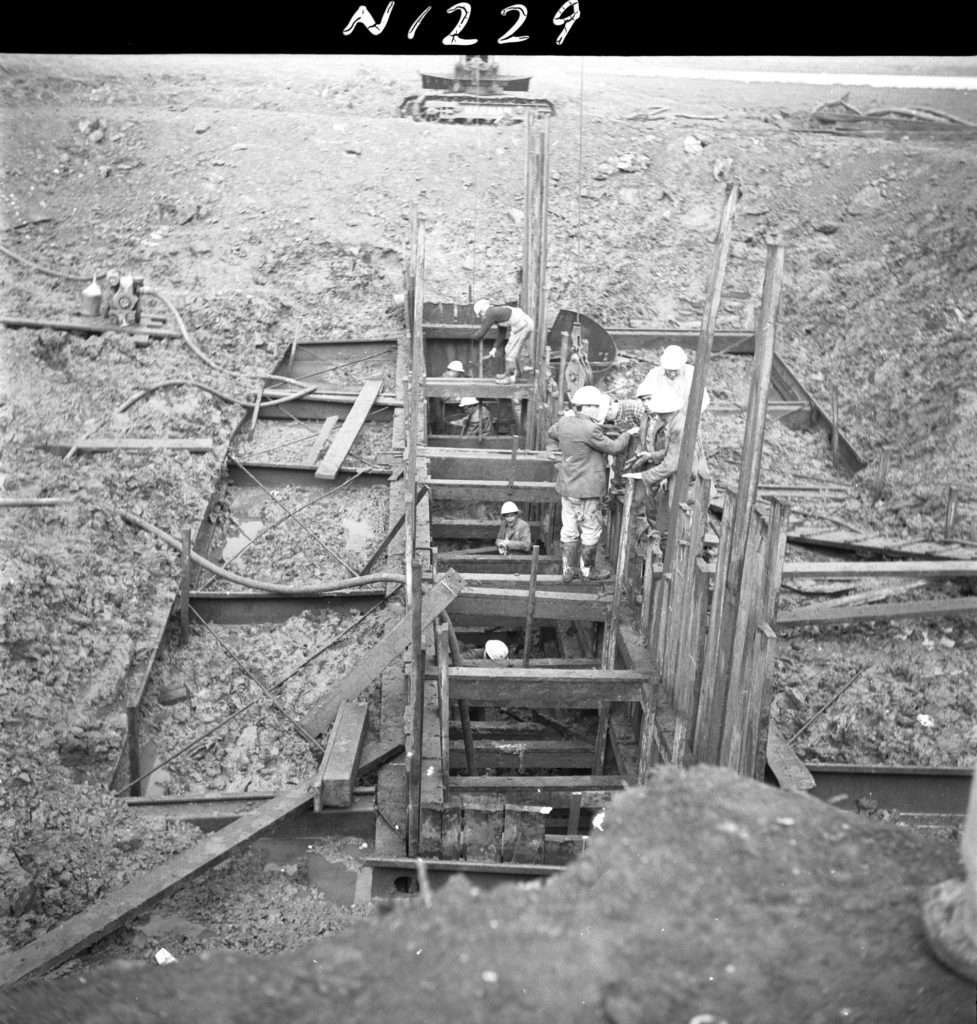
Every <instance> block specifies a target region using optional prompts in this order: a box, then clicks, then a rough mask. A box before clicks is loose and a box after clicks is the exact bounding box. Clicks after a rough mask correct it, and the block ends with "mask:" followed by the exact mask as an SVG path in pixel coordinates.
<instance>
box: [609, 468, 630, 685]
mask: <svg viewBox="0 0 977 1024" xmlns="http://www.w3.org/2000/svg"><path fill="white" fill-rule="evenodd" d="M633 508H634V481H633V480H630V479H629V480H628V481H627V483H626V484H625V488H624V498H623V501H622V503H621V516H620V520H619V522H618V536H617V557H616V558H615V562H614V597H613V599H612V601H611V616H610V619H609V620H608V623H607V626H606V628H605V636H604V647H603V651H602V663H603V666H604V668H614V666H615V665H616V663H617V629H618V626H619V624H620V622H621V603H622V601H623V598H624V589H625V586H626V580H627V577H628V564H629V554H630V551H631V540H632V537H631V535H632V530H631V514H632V511H633Z"/></svg>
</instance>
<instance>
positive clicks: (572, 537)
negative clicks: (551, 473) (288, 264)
mask: <svg viewBox="0 0 977 1024" xmlns="http://www.w3.org/2000/svg"><path fill="white" fill-rule="evenodd" d="M571 403H572V404H573V405H574V406H575V407H576V411H575V412H573V413H571V414H570V415H567V416H564V417H563V418H562V419H559V420H557V421H556V423H554V424H553V426H552V427H550V429H549V431H548V432H547V434H548V436H549V438H550V439H551V440H552V441H555V442H556V443H557V444H558V445H559V446H560V452H561V454H562V456H563V458H562V461H561V462H560V472H559V474H558V476H557V478H556V491H557V493H558V494H559V495H560V497H561V499H562V509H561V511H562V514H563V526H562V529H561V530H560V542H561V544H562V545H563V582H564V583H572V582H573V579H574V577H575V576H576V575H577V573H578V572H579V573H580V574H581V575H582V576H583V578H584V579H591V580H593V579H606V578H607V577H608V576H609V575H610V573H608V572H606V571H596V570H595V568H594V567H595V565H596V563H597V545H598V543H599V541H600V535H601V531H602V530H603V526H604V524H603V520H602V519H601V513H600V502H601V499H602V498H603V497H604V496H605V494H606V493H607V466H606V464H605V458H604V457H605V456H606V455H616V454H617V453H618V452H622V451H624V449H625V448H626V447H627V444H628V441H629V440H630V439H631V437H632V436H633V435H634V434H636V433H637V432H638V430H639V429H640V428H639V427H631V429H630V430H627V431H625V432H624V433H622V434H621V435H620V437H617V438H613V439H612V438H610V437H608V436H607V435H606V434H605V433H604V428H603V427H602V426H601V423H600V421H601V417H602V409H601V393H600V391H599V390H598V389H597V388H595V387H593V386H592V385H590V384H587V385H585V386H584V387H582V388H578V389H577V391H576V392H574V395H573V397H572V399H571ZM578 558H579V569H578Z"/></svg>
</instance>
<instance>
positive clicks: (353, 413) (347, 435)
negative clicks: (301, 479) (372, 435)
mask: <svg viewBox="0 0 977 1024" xmlns="http://www.w3.org/2000/svg"><path fill="white" fill-rule="evenodd" d="M382 386H383V381H382V380H368V381H367V382H366V383H365V384H364V385H363V388H362V389H361V391H360V393H359V394H358V395H357V396H356V401H355V402H354V403H353V407H352V409H350V411H349V412H348V413H347V415H346V419H344V420H343V425H342V426H341V427H340V428H339V430H338V432H337V433H336V436H335V437H334V438H333V440H332V444H330V445H329V450H328V451H327V452H326V454H325V457H324V458H323V460H322V462H320V463H319V468H318V469H317V470H316V471H315V475H316V479H317V480H335V479H336V474H337V473H338V472H339V469H340V467H341V466H342V464H343V460H344V459H345V458H346V456H347V455H349V450H350V448H352V447H353V442H354V441H355V440H356V435H357V434H358V433H359V432H360V428H361V427H362V426H363V424H364V423H365V422H366V418H367V416H369V414H370V410H371V409H372V408H373V403H374V401H375V400H376V398H377V396H378V395H379V394H380V388H381V387H382Z"/></svg>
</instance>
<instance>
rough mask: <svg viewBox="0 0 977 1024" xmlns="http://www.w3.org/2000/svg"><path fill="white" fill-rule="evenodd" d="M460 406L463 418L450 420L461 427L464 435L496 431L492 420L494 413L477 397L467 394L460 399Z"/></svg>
mask: <svg viewBox="0 0 977 1024" xmlns="http://www.w3.org/2000/svg"><path fill="white" fill-rule="evenodd" d="M458 408H459V409H460V411H461V413H462V416H461V419H457V420H449V421H448V422H449V423H450V424H451V425H452V426H453V427H455V428H457V429H459V430H460V431H461V433H462V434H463V435H466V436H472V435H476V436H478V437H484V436H485V435H486V434H491V433H492V432H493V431H494V429H495V424H494V423H493V421H492V414H491V413H490V412H489V411H488V409H486V408H485V406H484V405H482V403H481V402H480V401H479V400H478V399H477V398H474V397H472V396H471V395H465V396H464V397H463V398H460V399H458Z"/></svg>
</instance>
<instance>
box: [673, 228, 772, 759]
mask: <svg viewBox="0 0 977 1024" xmlns="http://www.w3.org/2000/svg"><path fill="white" fill-rule="evenodd" d="M783 270H784V247H783V245H782V244H780V242H779V241H778V240H777V239H771V240H769V241H768V242H767V261H766V267H765V271H764V279H763V294H762V298H761V302H760V312H759V316H758V321H757V322H758V328H757V333H756V343H755V349H754V354H753V374H752V378H751V381H750V394H749V399H748V404H747V415H746V427H745V430H744V434H743V457H742V461H741V464H740V475H739V480H738V483H737V490H736V492H735V500H734V502H733V511H732V516H731V517H730V518H731V520H732V522H731V528H730V530H729V531H727V529H726V519H727V516H725V515H724V516H723V525H722V530H721V536H720V545H719V547H720V551H719V556H718V558H717V562H718V567H717V571H716V585H715V588H714V591H713V605H712V614H711V616H710V625H709V641H708V645H707V652H706V659H705V664H704V669H703V677H702V692H701V696H700V703H699V707H700V710H703V709H704V711H705V718H704V720H700V721H698V722H697V723H696V730H695V740H694V746H693V754H694V756H695V759H696V760H697V761H704V762H707V763H710V764H716V763H720V762H719V757H720V747H721V744H722V731H723V720H724V717H725V709H726V701H727V693H728V688H729V681H730V671H731V662H730V659H731V658H732V657H733V649H734V644H735V632H736V628H737V625H736V623H737V619H738V617H739V616H738V605H739V603H740V601H741V598H742V595H741V586H742V583H743V574H744V567H745V560H746V549H747V538H748V535H749V534H750V532H751V528H752V527H753V523H754V519H753V515H752V511H753V508H754V506H755V504H756V500H757V488H758V485H759V480H760V464H761V458H762V454H763V433H764V426H765V420H766V416H765V413H764V410H765V407H766V404H767V395H768V393H769V390H770V371H771V366H772V363H773V353H774V341H775V330H774V327H775V321H776V316H777V308H778V306H779V304H780V290H781V284H782V281H783ZM724 537H725V539H726V543H727V546H728V551H727V552H726V554H725V557H723V553H722V546H723V538H724ZM750 642H751V644H752V637H751V640H750ZM707 693H708V694H710V699H709V700H708V701H703V700H702V699H701V697H704V696H705V695H706V694H707ZM699 717H700V719H703V716H702V715H700V716H699Z"/></svg>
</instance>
